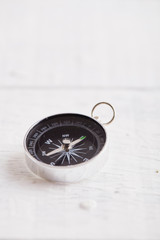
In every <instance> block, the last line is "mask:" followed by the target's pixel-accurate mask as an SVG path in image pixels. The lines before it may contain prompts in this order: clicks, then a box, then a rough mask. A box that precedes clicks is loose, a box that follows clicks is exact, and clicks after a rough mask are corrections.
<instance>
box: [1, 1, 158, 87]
mask: <svg viewBox="0 0 160 240" xmlns="http://www.w3.org/2000/svg"><path fill="white" fill-rule="evenodd" d="M159 12H160V1H156V0H150V1H125V0H121V1H119V0H115V1H111V0H110V1H102V0H100V1H93V0H88V1H73V0H68V1H64V0H62V1H57V0H53V1H50V0H47V1H42V0H41V1H39V0H34V1H20V0H18V1H10V0H7V1H0V32H1V37H0V66H1V70H0V81H1V84H2V85H3V86H17V85H20V86H30V85H31V86H35V87H37V86H46V85H47V86H53V87H56V86H83V87H86V86H90V85H91V86H96V87H97V86H102V87H103V86H108V87H142V88H144V87H157V86H158V87H160V81H159V78H160V68H159V55H160V45H159V42H160V14H159Z"/></svg>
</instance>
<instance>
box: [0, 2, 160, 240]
mask: <svg viewBox="0 0 160 240" xmlns="http://www.w3.org/2000/svg"><path fill="white" fill-rule="evenodd" d="M159 56H160V1H155V0H149V1H136V0H135V1H125V0H124V1H122V0H121V1H116V0H115V1H114V0H113V1H112V0H108V1H98V0H97V1H91V0H88V1H83V0H82V1H70V0H67V1H63V0H62V1H58V0H57V1H49V0H47V1H42V0H40V1H38V0H33V1H20V0H17V1H15V0H13V1H11V0H10V1H9V0H7V1H3V0H0V239H12V240H13V239H37V240H38V239H46V240H48V239H107V240H131V239H132V240H149V239H150V240H155V239H156V240H159V239H160V104H159V103H160V58H159ZM99 101H109V102H111V103H112V104H113V105H114V107H115V108H116V121H115V122H114V124H112V126H109V127H108V129H107V131H108V134H109V138H110V139H109V141H110V155H109V161H108V164H107V165H106V166H105V168H104V169H103V170H102V171H101V172H100V173H98V174H97V175H96V176H94V177H93V178H91V179H88V180H85V181H83V182H80V183H76V184H70V185H58V184H56V183H50V182H47V181H45V180H43V179H40V178H38V177H37V178H36V177H35V176H34V175H32V174H31V173H30V172H29V171H28V169H27V168H26V166H25V162H24V153H23V145H22V142H23V137H24V134H25V132H26V131H27V129H28V128H29V127H30V125H32V123H34V122H36V121H37V120H39V119H41V118H43V117H45V116H49V115H52V114H56V113H60V112H79V113H83V114H86V115H90V110H91V108H92V106H93V105H94V104H95V103H97V102H99ZM104 157H105V156H104ZM88 201H90V202H93V203H95V206H94V208H91V209H83V208H82V207H81V206H82V205H83V204H86V203H87V202H88Z"/></svg>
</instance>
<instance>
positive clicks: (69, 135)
mask: <svg viewBox="0 0 160 240" xmlns="http://www.w3.org/2000/svg"><path fill="white" fill-rule="evenodd" d="M105 142H106V132H105V131H104V129H103V127H102V126H101V125H100V124H99V123H98V122H97V121H95V120H94V119H92V118H90V117H87V116H84V115H80V114H59V115H54V116H51V117H48V118H45V119H43V120H42V121H40V122H39V123H38V124H36V125H35V126H34V127H33V128H32V129H31V130H30V131H29V133H28V135H27V138H26V148H27V150H28V152H29V153H30V154H31V155H32V156H33V157H34V158H35V159H37V160H38V161H41V162H43V163H46V164H50V165H53V166H69V165H75V164H80V163H83V162H85V161H88V160H90V159H92V158H93V157H95V156H96V155H97V154H98V153H99V152H100V151H101V150H102V148H103V147H104V144H105Z"/></svg>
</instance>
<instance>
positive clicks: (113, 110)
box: [91, 102, 115, 125]
mask: <svg viewBox="0 0 160 240" xmlns="http://www.w3.org/2000/svg"><path fill="white" fill-rule="evenodd" d="M101 104H106V105H108V106H109V107H110V108H111V109H112V111H113V117H112V119H111V120H110V121H108V122H106V123H103V124H104V125H108V124H110V123H111V122H113V120H114V118H115V110H114V107H113V106H112V105H111V104H110V103H107V102H99V103H97V104H96V105H95V106H94V107H93V108H92V111H91V117H92V118H95V117H94V116H93V113H94V110H95V108H96V107H97V106H99V105H101Z"/></svg>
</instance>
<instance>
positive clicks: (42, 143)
mask: <svg viewBox="0 0 160 240" xmlns="http://www.w3.org/2000/svg"><path fill="white" fill-rule="evenodd" d="M63 135H69V136H68V137H67V138H69V139H71V140H72V139H73V141H74V140H77V139H79V138H80V137H82V136H85V137H86V138H85V139H83V140H82V141H81V142H80V143H78V144H76V145H75V146H74V147H73V150H76V149H79V150H76V151H75V153H76V154H77V155H78V156H79V157H78V156H76V155H73V157H72V156H71V165H74V164H77V163H81V162H83V161H86V159H88V160H89V159H91V158H92V157H93V156H94V155H95V154H96V152H97V151H98V143H97V139H96V137H95V136H94V135H93V134H92V133H91V132H90V131H88V130H87V129H86V128H83V127H79V126H62V127H57V128H56V129H51V130H48V131H47V132H46V133H44V134H43V135H42V136H41V137H40V138H39V140H38V141H37V143H36V155H37V157H38V158H39V159H41V160H42V161H43V162H45V163H48V164H50V163H55V165H61V163H62V160H63V157H61V158H60V159H59V160H58V161H57V159H58V157H59V156H60V155H61V154H62V153H63V152H64V151H63V152H60V153H57V154H53V155H51V156H49V157H47V156H45V155H44V156H42V151H45V152H46V153H48V152H51V151H52V150H53V149H56V148H57V146H61V143H62V140H63V139H64V138H65V137H63ZM47 140H48V144H46V142H47ZM49 140H51V141H52V142H50V143H49ZM55 144H56V145H57V146H56V145H55ZM69 151H72V150H69ZM75 159H76V161H77V162H76V161H75ZM66 165H68V160H67V157H65V159H64V163H63V166H66Z"/></svg>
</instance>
